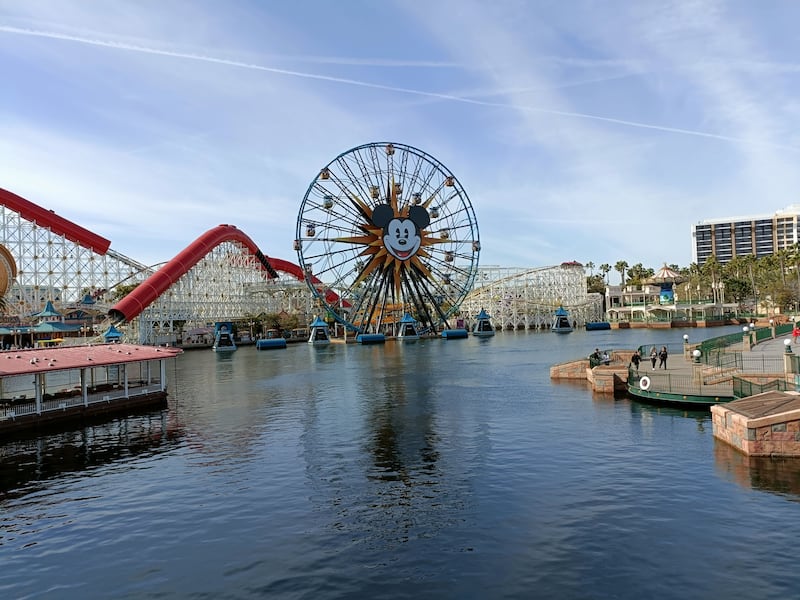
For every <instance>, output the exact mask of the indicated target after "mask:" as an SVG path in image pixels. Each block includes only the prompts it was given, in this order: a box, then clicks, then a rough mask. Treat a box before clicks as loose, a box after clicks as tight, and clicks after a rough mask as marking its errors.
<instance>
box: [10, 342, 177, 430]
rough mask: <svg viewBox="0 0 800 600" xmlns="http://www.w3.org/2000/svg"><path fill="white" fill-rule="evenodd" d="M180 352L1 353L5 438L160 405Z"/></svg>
mask: <svg viewBox="0 0 800 600" xmlns="http://www.w3.org/2000/svg"><path fill="white" fill-rule="evenodd" d="M182 353H183V350H181V349H180V348H174V347H160V346H137V345H133V344H102V345H97V346H89V345H86V346H65V347H58V348H46V349H36V350H12V351H7V352H0V390H2V391H3V394H2V395H1V396H0V434H6V433H11V432H13V433H16V432H18V431H22V430H28V429H38V428H43V427H55V426H63V425H65V424H68V423H72V422H82V421H85V420H86V419H89V418H94V417H99V416H105V415H110V414H112V413H124V412H126V411H129V410H132V409H138V408H142V407H147V406H161V405H163V404H164V403H165V402H166V397H167V379H166V376H167V367H166V362H167V360H168V359H173V358H175V357H176V356H178V355H180V354H182Z"/></svg>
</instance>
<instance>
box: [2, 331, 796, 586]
mask: <svg viewBox="0 0 800 600" xmlns="http://www.w3.org/2000/svg"><path fill="white" fill-rule="evenodd" d="M733 330H734V329H730V331H733ZM730 331H729V330H728V329H724V330H723V329H716V330H709V331H708V332H705V331H698V330H688V333H689V334H690V336H692V341H699V339H701V338H700V336H702V337H709V336H711V335H721V334H722V333H729V332H730ZM685 332H687V331H686V330H677V331H649V330H648V331H642V330H631V331H597V332H582V331H578V332H575V333H572V334H570V335H554V334H551V333H531V332H517V333H500V334H498V335H497V336H495V337H494V338H490V339H484V340H480V339H477V338H469V339H466V340H430V341H423V342H418V343H416V344H409V345H401V344H394V343H387V344H386V345H381V346H360V345H348V346H346V347H345V346H341V345H334V346H330V347H327V348H312V347H309V346H307V345H290V346H289V347H288V348H287V349H285V350H270V351H261V352H257V351H256V350H255V349H254V348H253V347H244V348H241V349H240V350H239V351H238V352H236V353H235V354H234V355H233V356H230V357H222V356H218V355H216V354H215V353H213V352H211V351H210V350H208V351H205V350H196V351H191V352H187V353H186V354H184V355H183V356H182V357H181V358H180V359H179V360H177V361H175V363H174V364H172V365H171V366H170V372H169V379H170V387H171V390H170V394H171V396H170V407H169V410H167V411H155V412H151V413H147V414H144V415H139V416H135V417H129V418H126V419H120V420H116V421H112V422H109V423H108V424H105V425H102V426H95V427H91V428H87V429H81V430H77V431H72V432H69V433H65V434H59V435H52V436H47V437H41V438H37V439H31V440H23V441H16V442H8V443H5V444H3V445H0V596H1V597H3V598H54V599H55V598H58V599H63V598H82V599H87V598H112V597H113V598H137V599H139V598H215V599H216V598H237V599H238V598H315V599H317V598H323V599H324V598H559V599H571V598H632V599H633V598H636V599H640V598H659V599H670V598H681V599H683V598H687V597H689V598H728V597H736V598H739V599H742V598H745V599H747V598H753V599H756V598H757V599H760V600H763V599H768V598H784V597H787V596H791V595H792V594H794V593H796V590H797V589H800V575H798V572H797V568H796V556H795V554H796V553H795V549H796V540H797V539H798V535H800V520H798V518H797V517H798V515H799V514H800V504H799V503H798V499H800V461H787V460H783V461H775V460H769V459H760V460H754V459H747V458H745V457H743V456H741V455H739V454H737V453H736V452H735V451H733V450H732V449H730V448H728V447H727V446H725V445H724V444H721V443H720V442H716V441H715V440H714V438H713V436H712V431H711V422H710V415H709V414H708V413H707V412H684V411H678V410H674V409H668V408H657V407H652V406H647V405H643V404H639V403H635V402H632V401H629V400H614V399H612V398H608V397H605V396H595V395H593V394H592V392H591V390H589V389H587V387H586V385H584V384H580V383H556V382H551V381H550V379H549V367H550V365H551V364H553V363H555V362H560V361H564V360H569V359H573V358H577V357H581V356H587V355H588V354H589V353H590V352H591V351H592V350H593V349H594V348H595V347H600V348H610V347H630V348H632V347H635V346H638V345H642V344H651V343H657V344H663V343H668V342H673V343H676V342H677V343H680V341H681V338H682V335H683V334H684V333H685ZM694 338H697V339H696V340H695V339H694Z"/></svg>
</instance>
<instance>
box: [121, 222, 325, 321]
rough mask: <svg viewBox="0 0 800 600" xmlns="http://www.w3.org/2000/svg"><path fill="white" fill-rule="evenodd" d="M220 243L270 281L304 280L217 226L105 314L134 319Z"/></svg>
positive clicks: (237, 231)
mask: <svg viewBox="0 0 800 600" xmlns="http://www.w3.org/2000/svg"><path fill="white" fill-rule="evenodd" d="M223 242H239V243H240V244H242V245H243V246H244V247H245V248H247V250H248V251H249V252H250V253H251V254H252V255H253V256H255V257H256V258H257V259H258V260H259V262H260V264H261V268H262V269H263V270H264V271H266V272H267V273H268V276H269V277H271V278H275V277H278V271H283V272H284V273H289V274H290V275H293V276H294V277H296V278H297V279H299V280H300V281H303V280H304V277H303V271H302V270H301V269H300V267H299V266H297V265H295V264H292V263H290V262H288V261H285V260H281V259H278V258H267V257H266V256H265V255H264V254H263V253H262V252H261V250H259V249H258V246H256V244H255V242H253V240H251V239H250V237H249V236H248V235H247V234H245V233H244V232H243V231H241V230H240V229H237V228H236V227H234V226H233V225H218V226H217V227H215V228H214V229H209V230H208V231H206V232H205V233H204V234H203V235H201V236H200V237H199V238H197V239H196V240H195V241H194V242H192V243H191V244H189V245H188V246H187V247H186V248H185V249H184V250H182V251H181V252H180V253H179V254H178V255H177V256H176V257H175V258H173V259H172V260H170V261H169V262H168V263H167V264H165V265H164V266H163V267H161V269H159V270H158V271H156V272H155V273H153V274H152V275H151V276H150V277H148V278H147V279H145V280H144V281H143V282H142V283H140V284H139V285H138V286H137V287H136V288H135V289H134V290H133V291H131V293H129V294H128V295H127V296H125V297H124V298H123V299H122V300H120V301H119V302H117V304H115V305H114V306H113V307H111V309H110V310H109V311H108V316H109V317H110V318H111V319H112V320H113V321H115V322H120V321H130V320H131V319H134V318H136V317H137V316H139V315H140V314H141V313H142V311H143V310H144V309H145V308H147V307H148V306H149V305H150V304H152V303H153V302H154V301H155V300H156V298H158V297H159V296H160V295H161V294H163V293H164V292H166V291H167V290H168V289H169V287H170V286H171V285H172V284H174V283H175V282H176V281H177V280H178V279H179V278H180V277H182V276H183V275H185V274H186V273H188V272H189V269H191V268H192V267H193V266H195V265H196V264H197V263H198V262H200V260H201V259H202V258H203V257H204V256H205V255H207V254H208V253H209V252H210V251H211V250H213V249H214V248H215V247H216V246H218V245H219V244H221V243H223ZM312 281H313V282H314V283H316V284H321V283H322V282H321V281H319V280H318V279H317V278H316V277H313V278H312ZM325 297H326V299H327V300H328V301H329V302H337V301H338V300H339V297H338V296H337V295H336V293H335V292H333V291H331V290H327V292H326V296H325Z"/></svg>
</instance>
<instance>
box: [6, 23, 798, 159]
mask: <svg viewBox="0 0 800 600" xmlns="http://www.w3.org/2000/svg"><path fill="white" fill-rule="evenodd" d="M0 32H4V33H12V34H17V35H24V36H30V37H41V38H49V39H54V40H63V41H68V42H76V43H80V44H88V45H90V46H99V47H102V48H112V49H117V50H128V51H131V52H139V53H142V54H152V55H156V56H168V57H171V58H181V59H185V60H194V61H199V62H205V63H212V64H217V65H227V66H229V67H237V68H240V69H249V70H253V71H262V72H265V73H274V74H276V75H286V76H289V77H299V78H301V79H312V80H316V81H327V82H331V83H341V84H345V85H352V86H357V87H363V88H370V89H375V90H383V91H387V92H397V93H401V94H409V95H414V96H424V97H427V98H438V99H440V100H448V101H451V102H461V103H463V104H473V105H477V106H487V107H492V108H511V109H513V110H524V111H529V112H538V113H544V114H550V115H558V116H562V117H572V118H576V119H588V120H592V121H600V122H603V123H612V124H615V125H624V126H626V127H635V128H638V129H649V130H652V131H663V132H665V133H677V134H681V135H691V136H695V137H702V138H708V139H715V140H721V141H726V142H734V143H737V144H748V145H762V146H769V147H773V148H781V149H784V150H791V151H795V152H796V151H798V150H800V148H797V147H795V146H784V145H780V144H773V143H771V142H765V141H763V140H752V139H746V138H739V137H735V136H729V135H722V134H719V133H710V132H706V131H698V130H693V129H682V128H680V127H667V126H664V125H653V124H650V123H641V122H639V121H628V120H626V119H617V118H614V117H603V116H600V115H592V114H587V113H579V112H571V111H563V110H555V109H549V108H539V107H535V106H520V105H515V104H508V103H503V102H489V101H487V100H477V99H473V98H465V97H463V96H455V95H452V94H444V93H439V92H428V91H425V90H415V89H411V88H404V87H397V86H392V85H383V84H380V83H371V82H368V81H360V80H358V79H348V78H345V77H333V76H330V75H319V74H316V73H305V72H302V71H293V70H290V69H279V68H277V67H267V66H264V65H259V64H255V63H248V62H242V61H238V60H230V59H226V58H218V57H215V56H206V55H202V54H193V53H188V52H176V51H173V50H160V49H158V48H151V47H149V46H140V45H137V44H130V43H127V42H119V41H110V40H101V39H92V38H87V37H82V36H77V35H70V34H66V33H56V32H53V31H41V30H37V29H26V28H22V27H10V26H7V25H0Z"/></svg>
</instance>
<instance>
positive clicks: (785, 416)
mask: <svg viewBox="0 0 800 600" xmlns="http://www.w3.org/2000/svg"><path fill="white" fill-rule="evenodd" d="M711 421H712V425H713V430H714V437H715V438H717V439H719V440H721V441H723V442H725V443H727V444H730V445H731V446H733V447H734V448H736V449H737V450H739V451H740V452H743V453H744V454H746V455H748V456H796V457H800V394H798V393H797V392H776V391H772V392H764V393H763V394H757V395H755V396H750V397H749V398H742V399H741V400H734V401H733V402H728V403H727V404H724V405H719V404H718V405H716V406H712V407H711Z"/></svg>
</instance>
